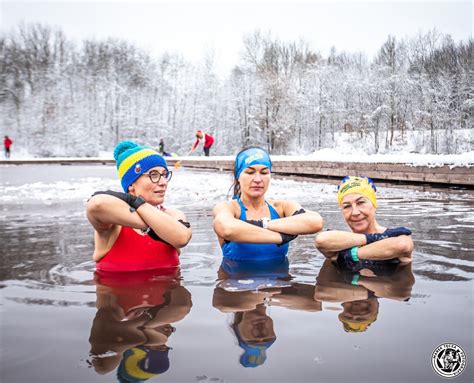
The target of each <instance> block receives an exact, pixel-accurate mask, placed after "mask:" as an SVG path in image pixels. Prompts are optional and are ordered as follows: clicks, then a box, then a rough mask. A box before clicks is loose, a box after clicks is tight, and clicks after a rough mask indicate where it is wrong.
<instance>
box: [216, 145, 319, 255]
mask: <svg viewBox="0 0 474 383" xmlns="http://www.w3.org/2000/svg"><path fill="white" fill-rule="evenodd" d="M271 172H272V161H271V159H270V156H269V154H268V153H267V152H266V151H265V150H264V149H262V148H259V147H250V148H247V149H244V150H242V151H241V152H239V153H238V154H237V156H236V158H235V163H234V184H233V189H234V190H233V199H232V201H224V202H221V203H219V204H218V205H216V206H215V207H214V231H215V232H216V234H217V237H218V240H219V244H220V245H221V247H222V252H223V256H224V258H225V259H231V260H252V261H255V260H256V261H259V260H262V261H263V260H269V259H282V258H284V257H286V254H287V252H288V243H289V242H290V241H292V240H294V239H295V238H296V237H297V236H298V235H300V234H314V233H316V232H318V231H320V230H321V229H322V227H323V220H322V218H321V216H320V215H319V214H318V213H316V212H313V211H310V210H305V209H303V208H302V207H301V205H300V204H299V203H297V202H295V201H286V200H267V199H266V197H265V196H266V193H267V190H268V187H269V186H270V181H271Z"/></svg>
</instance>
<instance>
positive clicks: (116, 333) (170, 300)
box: [89, 270, 192, 382]
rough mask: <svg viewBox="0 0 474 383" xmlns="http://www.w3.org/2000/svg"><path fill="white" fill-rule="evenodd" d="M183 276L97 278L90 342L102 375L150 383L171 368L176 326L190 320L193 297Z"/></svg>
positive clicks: (151, 274) (104, 274) (144, 274)
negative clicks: (177, 323) (184, 319)
mask: <svg viewBox="0 0 474 383" xmlns="http://www.w3.org/2000/svg"><path fill="white" fill-rule="evenodd" d="M180 279H181V278H180V275H179V271H178V270H169V271H160V272H157V271H152V272H134V273H107V272H100V273H99V272H96V273H95V277H94V280H95V282H96V292H97V302H96V307H97V313H96V315H95V318H94V321H93V323H92V328H91V332H90V337H89V342H90V344H91V350H90V363H91V365H92V366H93V368H94V370H95V371H96V372H97V373H99V374H106V373H109V372H111V371H115V374H116V376H117V378H118V380H119V381H120V382H131V381H137V380H139V381H145V380H148V379H150V378H153V377H154V376H156V375H158V374H163V373H165V372H166V371H167V370H168V369H169V366H170V356H169V352H170V347H168V346H167V342H168V338H169V337H170V336H171V335H172V334H173V333H174V332H175V331H176V328H175V327H174V326H173V325H172V324H174V323H176V322H178V321H180V320H182V319H183V318H184V317H185V316H186V315H187V314H189V312H190V310H191V306H192V302H191V294H190V292H189V291H188V290H187V289H186V288H184V287H183V286H181V280H180Z"/></svg>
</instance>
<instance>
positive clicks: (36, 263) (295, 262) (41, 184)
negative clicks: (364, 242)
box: [0, 165, 474, 383]
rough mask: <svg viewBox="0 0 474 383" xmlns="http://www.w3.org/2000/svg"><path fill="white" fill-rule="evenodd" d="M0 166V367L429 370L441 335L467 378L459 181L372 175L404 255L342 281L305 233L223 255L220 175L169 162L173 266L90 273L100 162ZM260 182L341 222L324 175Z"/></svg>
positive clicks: (468, 197) (113, 179)
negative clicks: (177, 261) (91, 209)
mask: <svg viewBox="0 0 474 383" xmlns="http://www.w3.org/2000/svg"><path fill="white" fill-rule="evenodd" d="M0 171H1V184H0V203H1V206H2V216H3V218H2V220H1V223H0V226H1V227H0V240H1V243H2V244H3V246H2V248H3V250H2V262H1V270H0V277H1V278H0V286H1V294H2V295H1V302H2V305H1V307H0V309H1V312H0V319H1V320H0V327H1V329H0V331H1V333H0V334H1V353H2V354H1V361H0V363H1V365H0V381H2V382H18V383H20V382H21V383H25V382H48V383H51V382H61V383H62V382H114V381H117V382H118V381H120V380H119V376H120V379H122V381H126V380H124V379H126V378H127V379H129V380H130V381H133V379H135V381H137V379H138V378H140V379H142V380H146V381H150V382H153V381H156V382H158V381H159V382H316V381H318V382H319V381H321V382H347V381H350V382H382V381H383V382H402V381H403V382H437V381H439V382H441V381H444V379H443V378H441V377H439V376H438V375H436V374H435V373H434V372H433V370H432V368H431V362H430V358H431V354H432V352H433V350H434V349H435V348H436V346H438V345H439V344H440V343H443V342H448V341H449V342H454V343H456V344H458V345H459V346H461V347H462V348H463V349H464V351H465V352H466V354H467V356H468V358H469V359H468V364H467V368H466V370H465V371H464V372H463V374H462V375H461V376H459V377H458V378H456V380H455V381H456V382H470V381H472V378H473V367H472V366H473V361H472V357H473V354H472V350H473V339H472V334H473V332H472V323H473V322H472V321H473V305H472V295H473V294H472V291H473V286H472V279H473V276H474V257H473V253H474V195H473V194H472V193H470V192H466V191H464V192H463V191H452V190H437V191H436V190H430V191H421V190H413V189H411V190H410V189H401V188H383V187H379V188H378V196H379V210H378V220H379V222H380V223H382V224H383V225H384V226H388V227H393V226H400V225H403V226H407V227H410V228H411V229H412V230H413V233H414V234H413V239H414V242H415V252H414V255H413V259H414V262H413V265H412V266H411V267H405V268H399V269H397V270H392V271H389V272H388V271H387V272H381V273H380V274H381V275H379V276H378V277H372V278H368V277H359V280H358V281H356V280H355V279H354V276H353V275H347V274H344V273H341V272H339V270H337V269H336V268H335V267H333V266H332V265H331V264H328V263H324V262H323V261H324V258H323V256H322V255H321V254H320V253H319V252H318V251H317V250H316V249H315V248H314V246H313V239H314V236H305V237H299V238H297V239H296V240H295V241H293V242H292V243H291V245H290V252H289V263H288V264H287V265H286V264H283V265H269V266H268V269H263V270H256V271H255V270H254V271H252V270H251V269H250V270H249V269H240V268H238V267H236V266H235V265H224V267H222V268H221V261H222V257H221V254H220V249H219V246H218V244H217V241H216V239H215V235H214V233H213V230H212V216H211V211H212V207H213V206H214V205H215V203H216V202H218V201H220V200H223V199H225V198H226V195H227V192H228V189H229V187H230V184H231V179H230V176H228V175H227V174H222V173H217V172H197V171H189V170H187V169H180V170H179V171H177V172H176V173H175V175H174V176H173V179H172V181H171V183H170V188H169V192H168V193H169V194H168V196H169V197H168V199H167V204H168V205H170V206H175V207H177V208H180V209H182V210H183V211H184V212H185V213H186V215H187V217H188V220H189V221H190V222H191V223H192V228H193V238H192V240H191V242H190V244H189V245H188V246H187V247H186V248H185V249H183V251H182V255H181V262H182V267H181V271H180V274H177V275H157V276H155V277H154V279H153V280H152V281H148V282H143V281H144V280H145V279H143V280H142V279H140V278H139V277H137V279H136V280H134V281H130V280H123V279H120V278H118V279H117V278H116V277H110V276H101V277H100V278H98V277H96V278H95V279H94V273H93V271H94V263H93V262H92V261H91V255H92V249H93V243H92V235H93V234H92V233H93V232H92V228H91V226H90V225H89V223H88V222H87V220H86V218H85V214H84V206H85V201H86V199H87V198H88V197H89V196H90V195H91V194H92V193H93V192H94V191H95V190H103V189H107V188H112V189H115V190H119V189H120V187H119V183H118V181H117V176H116V170H115V168H114V167H113V166H59V165H37V166H3V167H2V168H1V169H0ZM269 195H270V197H272V196H273V197H275V198H291V199H295V200H297V201H298V202H300V203H301V204H302V205H303V206H304V207H305V208H309V209H313V210H316V211H319V212H320V213H321V214H322V216H323V217H324V219H325V226H326V228H333V229H344V228H345V226H344V223H343V221H342V218H341V216H340V213H339V211H338V209H337V206H336V197H335V187H334V186H333V185H327V184H325V185H323V184H318V183H310V182H295V181H291V180H284V179H274V180H273V181H272V186H271V188H270V191H269ZM218 275H219V277H220V281H217V277H218ZM232 275H233V276H235V275H236V277H235V278H232ZM269 285H270V286H273V288H271V289H262V287H264V286H269ZM255 290H257V291H255ZM239 343H240V345H239Z"/></svg>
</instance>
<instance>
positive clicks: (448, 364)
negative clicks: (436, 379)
mask: <svg viewBox="0 0 474 383" xmlns="http://www.w3.org/2000/svg"><path fill="white" fill-rule="evenodd" d="M431 365H432V366H433V370H435V372H436V373H437V374H438V375H439V376H442V377H443V378H455V377H456V376H458V375H461V373H462V372H463V371H464V369H465V368H466V354H465V352H464V350H463V349H462V348H461V347H459V346H458V345H457V344H454V343H442V344H440V345H439V346H438V347H436V348H435V350H434V351H433V354H432V355H431Z"/></svg>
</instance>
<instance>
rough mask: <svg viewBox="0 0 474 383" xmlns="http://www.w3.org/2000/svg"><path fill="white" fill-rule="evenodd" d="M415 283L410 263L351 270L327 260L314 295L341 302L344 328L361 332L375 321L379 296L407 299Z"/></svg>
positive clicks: (329, 300) (320, 298)
mask: <svg viewBox="0 0 474 383" xmlns="http://www.w3.org/2000/svg"><path fill="white" fill-rule="evenodd" d="M414 284H415V277H414V276H413V273H412V270H411V263H408V264H399V265H397V266H396V267H395V268H381V269H378V270H368V269H362V270H361V271H359V272H357V273H354V272H350V271H346V270H342V269H340V268H339V267H338V266H336V264H335V263H333V262H332V261H331V260H330V259H328V260H326V261H325V262H324V264H323V266H322V268H321V271H320V272H319V275H318V277H317V279H316V288H315V293H314V297H315V299H316V300H318V301H321V302H342V304H341V305H342V309H343V311H342V313H340V314H339V317H338V318H339V320H340V321H341V322H342V324H343V328H344V330H345V331H346V332H363V331H366V330H367V329H368V327H369V326H370V325H371V324H372V323H373V322H375V321H376V320H377V315H378V312H379V298H388V299H393V300H399V301H407V300H409V299H410V296H411V290H412V287H413V285H414Z"/></svg>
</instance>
